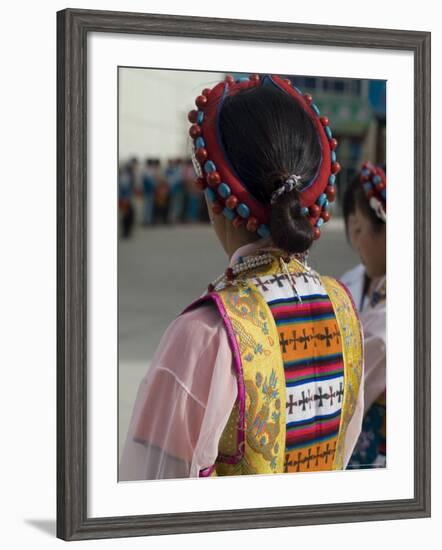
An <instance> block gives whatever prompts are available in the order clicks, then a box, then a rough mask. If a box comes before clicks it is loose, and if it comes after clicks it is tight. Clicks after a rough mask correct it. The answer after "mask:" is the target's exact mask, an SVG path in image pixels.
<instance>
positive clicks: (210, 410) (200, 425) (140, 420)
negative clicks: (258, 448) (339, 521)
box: [119, 238, 363, 481]
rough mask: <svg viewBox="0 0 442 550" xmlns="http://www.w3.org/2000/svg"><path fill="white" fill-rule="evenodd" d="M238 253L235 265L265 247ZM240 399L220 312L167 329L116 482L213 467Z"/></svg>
mask: <svg viewBox="0 0 442 550" xmlns="http://www.w3.org/2000/svg"><path fill="white" fill-rule="evenodd" d="M269 244H270V242H269V238H262V239H259V240H258V241H255V242H254V243H251V244H247V245H244V246H242V247H240V248H238V249H237V250H236V251H235V253H234V254H233V255H232V257H231V260H230V264H229V265H233V263H234V262H235V261H236V260H237V258H238V257H239V256H241V255H247V254H250V253H251V252H253V251H254V250H256V249H257V248H259V247H260V246H268V245H269ZM236 397H237V381H236V376H235V371H234V367H233V356H232V352H231V349H230V346H229V343H228V338H227V332H226V330H225V327H224V323H223V321H222V318H221V316H220V315H219V313H218V311H217V309H216V306H215V305H214V304H212V303H203V304H202V305H200V306H199V307H197V308H195V309H192V310H189V311H187V312H186V313H183V314H181V315H179V316H178V317H177V318H175V319H174V320H173V321H172V323H171V324H170V325H169V326H168V328H167V329H166V331H165V333H164V334H163V336H162V338H161V340H160V343H159V346H158V348H157V349H156V351H155V354H154V356H153V358H152V361H151V364H150V367H149V370H148V371H147V373H146V374H145V376H144V377H143V379H142V380H141V382H140V385H139V388H138V393H137V396H136V399H135V403H134V407H133V411H132V417H131V420H130V423H129V429H128V433H127V436H126V441H125V444H124V447H123V452H122V456H121V460H120V466H119V481H128V480H142V479H165V478H182V477H198V476H199V472H200V471H201V470H203V469H205V468H209V467H210V466H212V465H213V464H214V462H215V460H216V457H217V455H218V442H219V440H220V437H221V434H222V432H223V430H224V428H225V426H226V424H227V420H228V418H229V416H230V413H231V410H232V408H233V405H234V403H235V400H236ZM362 414H363V392H362V391H361V392H360V394H359V398H358V403H357V407H356V410H355V413H354V415H353V418H352V420H351V423H350V425H349V427H348V431H347V435H346V445H345V449H346V450H345V458H344V464H345V465H346V464H347V462H348V460H349V458H350V456H351V452H352V450H353V447H354V445H355V443H356V440H357V438H358V435H359V432H360V428H361V422H362Z"/></svg>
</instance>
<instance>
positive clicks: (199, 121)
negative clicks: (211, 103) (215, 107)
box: [196, 111, 204, 124]
mask: <svg viewBox="0 0 442 550" xmlns="http://www.w3.org/2000/svg"><path fill="white" fill-rule="evenodd" d="M203 120H204V113H203V112H202V111H198V114H197V115H196V122H197V124H202V122H203Z"/></svg>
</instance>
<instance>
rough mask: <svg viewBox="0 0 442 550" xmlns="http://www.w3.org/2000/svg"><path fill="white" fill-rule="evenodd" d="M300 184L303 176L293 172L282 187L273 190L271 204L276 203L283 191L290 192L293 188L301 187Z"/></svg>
mask: <svg viewBox="0 0 442 550" xmlns="http://www.w3.org/2000/svg"><path fill="white" fill-rule="evenodd" d="M300 184H301V176H297V175H296V174H292V175H291V176H289V177H288V178H287V179H286V180H285V181H284V183H283V184H282V185H281V187H278V189H275V191H273V193H272V196H271V198H270V204H274V203H275V202H276V201H277V199H278V198H279V197H280V196H281V195H282V194H283V193H289V192H290V191H292V190H293V189H300V188H301V185H300Z"/></svg>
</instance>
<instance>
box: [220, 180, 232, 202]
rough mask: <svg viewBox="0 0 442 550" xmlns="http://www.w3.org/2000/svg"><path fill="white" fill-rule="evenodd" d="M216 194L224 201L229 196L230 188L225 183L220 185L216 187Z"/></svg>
mask: <svg viewBox="0 0 442 550" xmlns="http://www.w3.org/2000/svg"><path fill="white" fill-rule="evenodd" d="M218 193H219V194H220V195H221V197H223V198H224V199H226V198H227V197H228V196H229V195H230V187H229V186H228V185H227V183H220V184H219V185H218Z"/></svg>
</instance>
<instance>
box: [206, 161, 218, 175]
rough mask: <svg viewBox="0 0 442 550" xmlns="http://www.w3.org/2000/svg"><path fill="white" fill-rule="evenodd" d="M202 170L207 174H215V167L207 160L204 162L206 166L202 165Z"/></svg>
mask: <svg viewBox="0 0 442 550" xmlns="http://www.w3.org/2000/svg"><path fill="white" fill-rule="evenodd" d="M204 170H205V171H206V172H207V173H209V172H216V166H215V163H214V162H212V161H211V160H208V161H207V162H206V164H205V165H204Z"/></svg>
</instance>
